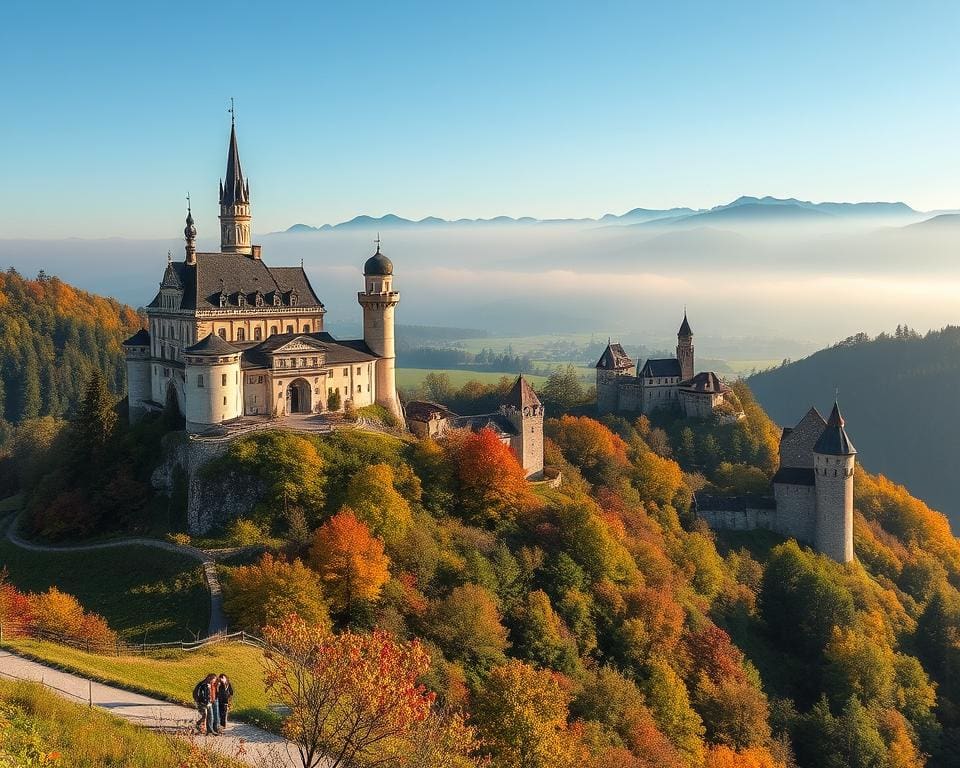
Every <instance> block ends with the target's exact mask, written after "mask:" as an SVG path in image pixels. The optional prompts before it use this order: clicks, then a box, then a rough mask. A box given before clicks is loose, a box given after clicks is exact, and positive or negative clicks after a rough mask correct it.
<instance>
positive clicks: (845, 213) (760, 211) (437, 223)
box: [273, 195, 924, 234]
mask: <svg viewBox="0 0 960 768" xmlns="http://www.w3.org/2000/svg"><path fill="white" fill-rule="evenodd" d="M922 215H924V214H923V212H921V211H917V210H915V209H913V208H911V207H910V206H909V205H907V204H906V203H903V202H879V201H878V202H859V203H838V202H822V203H814V202H810V201H808V200H798V199H796V198H792V197H791V198H777V197H770V196H766V197H751V196H748V195H744V196H741V197H738V198H737V199H736V200H734V201H733V202H730V203H726V204H724V205H718V206H715V207H713V208H709V209H695V208H685V207H680V208H665V209H657V208H633V209H632V210H629V211H627V212H626V213H624V214H620V215H618V214H615V213H606V214H604V215H603V216H600V217H599V218H590V217H583V218H568V219H536V218H533V217H532V216H521V217H519V218H514V217H512V216H495V217H493V218H490V219H483V218H478V219H468V218H463V219H443V218H440V217H438V216H427V217H425V218H423V219H407V218H404V217H402V216H398V215H396V214H394V213H388V214H385V215H384V216H379V217H375V216H367V215H360V216H355V217H353V218H352V219H350V220H349V221H342V222H340V223H339V224H324V225H322V226H319V227H315V226H311V225H309V224H303V223H300V224H294V225H293V226H291V227H289V228H288V229H286V230H284V232H283V233H273V234H284V233H289V234H305V233H311V232H327V231H331V230H343V229H400V228H407V227H455V226H516V225H521V226H556V225H576V224H580V225H591V224H595V225H599V226H631V225H633V226H637V225H639V226H643V225H650V226H699V225H700V224H709V223H712V222H718V223H719V222H724V221H727V222H739V223H750V222H764V221H770V222H775V221H796V222H801V221H829V220H830V219H831V218H833V219H836V220H842V219H870V218H876V219H890V220H894V221H895V220H897V219H909V218H912V217H918V216H922Z"/></svg>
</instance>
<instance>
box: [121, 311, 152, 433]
mask: <svg viewBox="0 0 960 768" xmlns="http://www.w3.org/2000/svg"><path fill="white" fill-rule="evenodd" d="M123 354H124V357H125V358H126V361H127V408H128V410H127V413H128V415H129V418H130V423H131V424H135V423H136V422H138V421H140V419H141V418H143V414H144V413H145V412H146V406H145V405H144V404H145V403H148V402H150V401H151V400H152V399H153V383H152V381H151V379H150V334H149V333H147V331H146V330H145V329H140V330H139V331H137V332H136V333H135V334H134V335H133V336H131V337H130V338H129V339H127V340H126V341H125V342H123Z"/></svg>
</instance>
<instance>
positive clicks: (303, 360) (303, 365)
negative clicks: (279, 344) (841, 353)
mask: <svg viewBox="0 0 960 768" xmlns="http://www.w3.org/2000/svg"><path fill="white" fill-rule="evenodd" d="M300 367H301V368H306V367H307V358H305V357H301V358H300Z"/></svg>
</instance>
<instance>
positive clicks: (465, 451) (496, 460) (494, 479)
mask: <svg viewBox="0 0 960 768" xmlns="http://www.w3.org/2000/svg"><path fill="white" fill-rule="evenodd" d="M447 446H448V450H449V452H450V454H451V458H452V460H453V463H454V465H455V467H456V478H457V485H458V489H459V501H460V506H461V508H462V509H463V511H464V513H465V514H466V516H467V519H468V520H470V521H471V522H474V523H480V524H487V525H495V524H497V523H499V522H502V521H505V520H508V519H511V518H514V517H516V515H517V514H518V513H519V512H520V511H522V510H523V509H525V508H526V507H528V506H529V505H530V504H531V502H532V495H531V492H530V489H529V487H528V485H527V481H526V477H525V476H524V472H523V467H521V466H520V464H519V462H518V461H517V457H516V456H514V455H513V453H512V452H511V451H510V448H509V446H507V445H506V444H504V443H502V442H500V439H499V438H498V437H497V436H496V434H494V432H493V430H490V429H482V430H480V431H479V432H474V433H470V434H465V435H460V436H457V437H456V438H454V439H451V440H448V441H447Z"/></svg>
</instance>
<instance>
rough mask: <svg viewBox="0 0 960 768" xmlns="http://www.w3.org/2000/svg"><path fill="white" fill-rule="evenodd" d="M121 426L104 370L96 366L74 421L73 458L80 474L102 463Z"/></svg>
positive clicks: (75, 468) (75, 467) (79, 475)
mask: <svg viewBox="0 0 960 768" xmlns="http://www.w3.org/2000/svg"><path fill="white" fill-rule="evenodd" d="M116 427H117V412H116V404H115V403H114V400H113V395H111V394H110V392H109V390H108V389H107V382H106V379H105V378H104V375H103V373H102V372H101V371H100V370H99V369H96V370H94V372H93V374H92V375H91V377H90V381H89V382H88V383H87V388H86V391H85V392H84V395H83V400H82V401H81V402H80V408H79V411H78V413H77V418H76V419H75V420H74V422H73V453H74V455H73V459H74V471H75V472H76V473H77V477H83V475H84V473H85V472H86V471H87V470H88V469H89V468H90V467H95V466H102V463H103V461H104V459H105V458H106V454H107V449H108V446H109V445H110V442H111V440H112V438H113V435H114V433H115V431H116Z"/></svg>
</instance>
